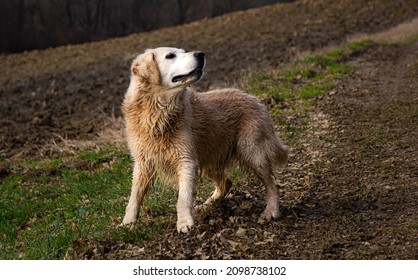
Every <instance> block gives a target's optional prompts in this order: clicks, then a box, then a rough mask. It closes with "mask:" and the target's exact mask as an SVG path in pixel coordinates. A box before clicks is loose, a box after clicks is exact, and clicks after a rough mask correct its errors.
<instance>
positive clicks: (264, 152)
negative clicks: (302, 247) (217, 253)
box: [122, 47, 288, 233]
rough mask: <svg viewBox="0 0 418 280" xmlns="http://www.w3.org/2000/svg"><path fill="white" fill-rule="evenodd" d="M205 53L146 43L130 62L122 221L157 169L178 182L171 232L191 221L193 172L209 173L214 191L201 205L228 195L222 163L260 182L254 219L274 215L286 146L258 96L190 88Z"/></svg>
mask: <svg viewBox="0 0 418 280" xmlns="http://www.w3.org/2000/svg"><path fill="white" fill-rule="evenodd" d="M205 62H206V61H205V54H204V53H203V52H201V51H194V52H185V51H184V50H183V49H177V48H166V47H161V48H156V49H147V50H146V51H145V52H144V53H142V54H140V55H138V56H137V57H136V58H135V59H134V60H133V63H132V66H131V80H130V84H129V88H128V90H127V92H126V94H125V97H124V101H123V103H122V111H123V115H124V119H125V122H126V135H127V143H128V147H129V150H130V153H131V156H132V158H133V161H134V167H133V179H132V190H131V194H130V199H129V202H128V205H127V207H126V213H125V217H124V218H123V222H122V225H127V224H131V223H134V222H135V221H136V220H137V219H138V214H139V209H140V207H141V205H142V202H143V200H144V196H145V195H146V193H147V190H148V188H149V186H150V185H152V183H153V181H154V179H155V178H156V177H157V176H159V177H162V178H165V180H167V181H169V182H172V183H173V184H175V185H177V186H178V200H177V204H176V209H177V231H178V232H184V233H186V232H188V231H189V230H190V229H191V228H192V226H193V225H194V221H193V217H192V211H193V204H194V198H195V195H196V183H197V182H196V181H197V177H198V175H199V174H200V175H203V176H207V177H209V178H211V179H212V180H213V181H214V183H215V191H214V192H213V194H212V195H211V196H210V197H209V198H208V199H207V200H206V202H204V204H203V205H204V206H208V205H210V204H212V203H213V202H214V201H216V200H218V199H220V198H222V197H224V196H225V195H226V194H228V192H229V190H230V188H231V186H232V182H231V180H230V179H229V178H228V177H227V175H226V172H225V171H226V169H227V168H228V166H230V165H231V163H233V162H238V163H239V164H240V165H242V166H244V167H246V168H248V169H249V170H251V171H252V172H254V173H255V175H256V176H257V177H258V178H259V179H260V180H261V181H262V183H263V184H264V185H265V187H266V188H267V205H266V208H265V210H264V212H263V213H262V214H261V216H260V219H259V222H264V221H269V220H271V219H274V218H277V217H279V205H278V190H277V187H276V185H275V183H274V176H273V171H274V170H275V168H277V167H280V166H283V165H285V163H286V162H287V157H288V148H287V147H286V146H284V145H283V144H282V141H281V140H280V138H279V137H278V136H277V134H276V132H275V128H274V122H273V120H272V118H271V117H270V116H269V114H268V111H267V109H266V108H265V106H264V105H262V104H261V103H260V101H259V100H258V99H257V98H256V97H255V96H252V95H250V94H248V93H245V92H243V91H241V90H238V89H222V90H212V91H208V92H197V91H195V90H194V89H192V88H191V87H190V85H191V84H193V83H195V82H197V81H198V80H199V79H200V78H201V77H202V75H203V70H204V66H205Z"/></svg>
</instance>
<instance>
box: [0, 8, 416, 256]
mask: <svg viewBox="0 0 418 280" xmlns="http://www.w3.org/2000/svg"><path fill="white" fill-rule="evenodd" d="M417 15H418V2H416V1H408V0H404V1H367V3H365V1H360V0H354V1H345V0H342V1H331V0H317V1H310V0H306V1H295V2H293V3H288V4H280V5H274V6H271V7H265V8H260V9H255V10H250V11H247V12H238V13H233V14H230V15H225V16H222V17H219V18H215V19H207V20H204V21H200V22H196V23H192V24H189V25H185V26H180V27H175V28H167V29H163V30H160V31H155V32H149V33H143V34H135V35H131V36H128V37H126V38H120V39H113V40H109V41H105V42H98V43H93V44H84V45H78V46H66V47H61V48H57V49H50V50H45V51H34V52H28V53H22V54H16V55H9V56H1V57H0V69H1V73H2V75H1V76H0V83H1V84H0V159H1V165H0V171H1V172H0V176H1V177H4V176H7V169H8V166H9V164H10V163H11V162H12V161H13V160H15V159H16V158H18V157H21V156H22V155H25V156H36V155H39V153H40V152H42V153H44V152H45V150H44V149H42V147H43V146H44V145H45V144H48V143H51V141H54V140H55V141H59V139H61V138H65V139H93V138H94V137H96V136H97V133H99V132H100V131H101V130H103V128H104V126H106V125H111V119H112V118H113V117H116V118H117V117H119V116H120V114H121V113H120V103H121V101H122V97H123V94H124V91H125V89H126V88H127V86H128V81H129V64H130V61H131V59H132V57H133V55H134V54H135V53H137V52H140V51H141V50H143V49H144V48H146V47H154V46H158V45H173V46H179V47H184V48H187V49H202V50H204V51H205V52H206V53H207V57H208V69H207V75H206V77H205V79H204V80H203V81H202V83H201V87H202V88H211V87H214V86H219V85H223V84H228V85H230V84H236V83H239V81H240V78H241V77H242V76H244V77H245V75H246V73H248V71H250V70H255V69H259V68H264V69H266V68H269V67H277V66H280V64H282V63H284V62H287V61H289V60H290V59H291V58H292V57H294V55H295V54H298V53H300V52H303V51H312V50H315V49H318V48H321V47H324V46H327V45H329V44H336V43H339V42H342V41H344V40H345V39H346V37H347V36H349V35H354V34H358V33H368V32H377V31H382V30H385V29H387V28H389V27H392V26H395V25H396V24H398V23H401V22H403V21H405V20H408V19H411V18H414V17H416V16H417ZM351 63H352V64H353V66H354V67H355V69H356V71H355V72H353V73H352V74H350V75H348V76H347V77H346V78H345V79H344V80H343V81H341V82H340V83H339V85H338V87H337V89H336V90H335V91H333V92H332V94H330V95H326V96H325V97H323V98H321V99H320V100H318V104H317V106H316V109H315V111H314V112H313V113H312V115H311V128H310V132H309V133H308V135H307V136H306V144H305V145H301V146H300V147H299V148H297V149H293V150H292V154H291V158H290V161H289V166H288V168H287V169H286V170H284V171H281V173H280V175H281V177H279V178H280V180H279V182H278V183H279V187H280V190H281V211H282V217H281V219H279V220H277V221H274V222H272V223H269V224H266V225H259V224H257V222H256V221H257V217H258V215H260V213H261V212H262V210H263V206H264V198H263V196H262V195H263V193H264V191H263V187H261V186H260V185H259V184H258V182H256V181H254V180H253V179H252V178H249V180H248V182H246V183H245V184H243V185H242V186H239V187H238V188H235V189H234V191H233V193H232V195H231V197H230V198H228V199H225V200H223V201H221V202H220V203H219V205H217V209H213V211H208V212H205V213H202V214H200V215H199V216H198V217H196V227H195V228H194V229H193V230H192V231H191V233H190V234H188V235H179V234H177V233H176V232H175V231H174V228H173V229H172V230H171V229H170V230H169V231H168V232H167V234H166V235H165V236H164V237H163V238H161V239H159V240H158V241H150V242H148V243H147V244H146V246H145V248H146V249H145V250H142V249H138V248H136V247H135V246H134V245H132V244H121V243H112V242H109V243H104V244H97V248H98V247H100V248H101V249H100V250H97V248H96V250H93V249H92V251H91V252H88V254H87V255H86V257H87V258H122V259H125V258H152V259H156V258H157V259H190V258H197V259H206V258H210V259H237V258H249V259H252V258H254V259H276V258H281V259H417V258H418V249H417V248H418V246H417V245H418V228H417V222H418V211H417V201H418V168H417V158H418V144H417V141H416V139H418V135H417V133H418V131H417V129H416V123H417V122H418V111H417V110H418V109H417V108H418V90H417V89H418V44H417V43H413V44H407V45H395V46H393V45H383V46H373V47H371V48H369V49H368V50H367V52H365V53H363V54H361V55H359V56H358V57H357V58H356V59H355V60H354V61H352V62H351Z"/></svg>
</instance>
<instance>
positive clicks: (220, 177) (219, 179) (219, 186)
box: [200, 171, 232, 207]
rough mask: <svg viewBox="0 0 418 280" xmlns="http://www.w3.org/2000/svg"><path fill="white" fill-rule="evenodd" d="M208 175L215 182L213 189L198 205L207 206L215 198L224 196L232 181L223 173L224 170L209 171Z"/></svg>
mask: <svg viewBox="0 0 418 280" xmlns="http://www.w3.org/2000/svg"><path fill="white" fill-rule="evenodd" d="M209 177H210V178H211V179H212V180H213V181H214V182H215V191H214V192H213V194H212V195H211V196H210V197H209V198H208V199H207V200H206V201H205V203H203V204H202V205H201V206H200V207H206V206H209V205H211V204H212V203H213V202H215V201H216V200H218V199H220V198H222V197H224V196H226V195H227V194H228V192H229V190H230V189H231V187H232V181H231V180H230V179H229V178H228V177H227V176H226V175H225V172H224V171H220V172H214V173H211V174H209Z"/></svg>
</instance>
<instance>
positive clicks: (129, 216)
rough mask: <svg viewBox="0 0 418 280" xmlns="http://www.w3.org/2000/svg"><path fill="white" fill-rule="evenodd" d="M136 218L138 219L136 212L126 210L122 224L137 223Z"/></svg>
mask: <svg viewBox="0 0 418 280" xmlns="http://www.w3.org/2000/svg"><path fill="white" fill-rule="evenodd" d="M136 220H137V215H136V214H135V212H133V211H130V212H126V214H125V217H124V218H123V221H122V224H121V225H122V226H126V225H130V224H133V223H135V222H136Z"/></svg>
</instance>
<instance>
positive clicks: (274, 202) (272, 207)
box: [256, 167, 280, 223]
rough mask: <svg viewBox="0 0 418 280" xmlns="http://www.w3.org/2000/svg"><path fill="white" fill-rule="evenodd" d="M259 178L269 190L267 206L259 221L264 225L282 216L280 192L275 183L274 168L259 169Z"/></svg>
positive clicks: (257, 171) (257, 172)
mask: <svg viewBox="0 0 418 280" xmlns="http://www.w3.org/2000/svg"><path fill="white" fill-rule="evenodd" d="M256 174H257V176H258V177H259V178H260V179H261V181H262V182H263V184H264V185H265V186H266V189H267V195H266V200H267V205H266V208H265V209H264V212H263V213H262V214H261V216H260V218H259V219H258V222H259V223H264V222H266V221H270V220H272V219H276V218H278V217H279V216H280V211H279V192H278V189H277V186H276V184H275V183H274V177H273V172H272V168H271V167H270V168H266V169H264V168H263V169H262V170H260V169H258V170H256Z"/></svg>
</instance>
